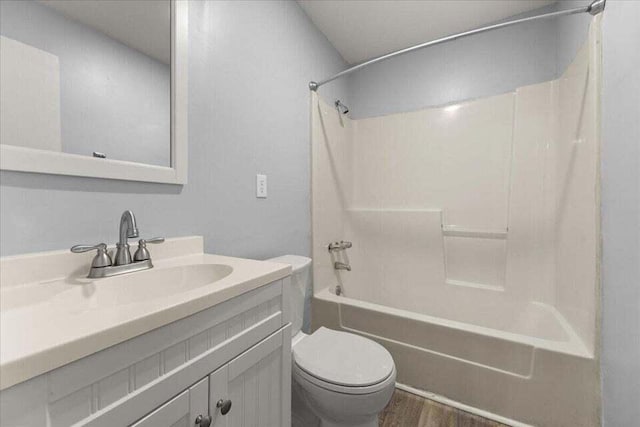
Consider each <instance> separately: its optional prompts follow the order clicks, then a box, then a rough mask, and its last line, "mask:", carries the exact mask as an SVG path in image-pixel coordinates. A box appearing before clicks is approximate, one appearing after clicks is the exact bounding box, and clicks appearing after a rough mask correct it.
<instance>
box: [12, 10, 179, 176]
mask: <svg viewBox="0 0 640 427" xmlns="http://www.w3.org/2000/svg"><path fill="white" fill-rule="evenodd" d="M167 25H169V23H168V22H167ZM0 33H1V34H2V35H4V36H6V37H9V38H12V39H14V40H17V41H19V42H22V43H25V44H28V45H30V46H33V47H36V48H38V49H41V50H44V51H46V52H49V53H52V54H54V55H56V56H57V57H58V59H59V61H60V108H61V110H60V113H61V114H60V120H61V128H62V135H61V140H62V150H63V151H64V152H65V153H73V154H82V155H87V156H91V154H92V152H93V151H100V152H103V153H106V154H107V156H108V157H109V158H113V159H118V160H129V161H132V162H141V163H148V164H154V165H160V166H169V163H170V157H171V156H170V152H171V150H170V145H169V141H170V125H169V117H170V87H171V80H170V70H169V65H168V64H163V63H161V62H159V61H157V60H155V59H153V58H151V57H149V56H147V55H145V54H143V53H141V52H139V51H137V50H134V49H131V48H129V47H127V46H125V45H124V44H122V43H120V42H118V41H116V40H114V39H112V38H110V37H108V36H106V35H104V34H103V33H100V32H98V31H96V30H94V29H92V28H90V27H88V26H86V25H84V24H81V23H79V22H77V21H74V20H71V19H69V18H66V17H65V16H64V15H62V14H60V13H59V12H57V11H55V10H53V9H51V8H49V7H46V6H43V5H42V4H40V3H37V2H35V1H33V0H29V1H24V0H20V1H5V0H3V1H1V2H0Z"/></svg>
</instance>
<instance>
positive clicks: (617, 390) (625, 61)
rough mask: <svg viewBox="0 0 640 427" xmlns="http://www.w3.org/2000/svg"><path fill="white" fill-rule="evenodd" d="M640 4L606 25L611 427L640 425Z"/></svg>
mask: <svg viewBox="0 0 640 427" xmlns="http://www.w3.org/2000/svg"><path fill="white" fill-rule="evenodd" d="M639 22H640V2H636V1H612V0H608V1H607V9H606V11H605V14H604V17H603V41H602V45H603V66H604V68H603V98H602V237H603V248H602V249H603V253H602V296H603V305H602V380H603V385H602V391H603V403H604V408H603V421H604V423H603V424H604V425H605V426H607V427H618V426H634V425H638V420H640V404H639V399H640V79H639V78H638V76H639V75H638V70H640V49H638V44H640V26H639V25H638V23H639Z"/></svg>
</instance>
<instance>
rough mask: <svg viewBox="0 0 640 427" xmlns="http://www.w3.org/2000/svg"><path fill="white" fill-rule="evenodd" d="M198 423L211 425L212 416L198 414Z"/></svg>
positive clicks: (206, 425) (204, 426) (201, 426)
mask: <svg viewBox="0 0 640 427" xmlns="http://www.w3.org/2000/svg"><path fill="white" fill-rule="evenodd" d="M196 424H197V425H199V426H200V427H209V426H210V425H211V417H210V416H209V415H205V416H202V415H198V416H197V417H196Z"/></svg>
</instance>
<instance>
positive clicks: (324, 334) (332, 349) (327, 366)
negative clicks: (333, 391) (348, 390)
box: [293, 327, 394, 387]
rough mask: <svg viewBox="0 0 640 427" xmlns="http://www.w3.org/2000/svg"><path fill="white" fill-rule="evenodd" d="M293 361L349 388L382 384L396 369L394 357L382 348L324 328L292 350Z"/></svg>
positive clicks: (367, 341) (329, 380) (330, 381)
mask: <svg viewBox="0 0 640 427" xmlns="http://www.w3.org/2000/svg"><path fill="white" fill-rule="evenodd" d="M293 360H294V361H295V363H296V365H297V366H298V367H299V368H301V369H302V370H304V371H305V372H307V373H308V374H310V375H312V376H314V377H316V378H318V379H320V380H322V381H326V382H328V383H332V384H339V385H344V386H349V387H364V386H368V385H373V384H377V383H380V382H382V381H384V380H385V379H386V378H388V377H389V375H391V373H392V372H393V369H394V364H393V358H392V357H391V354H389V352H388V351H387V350H386V349H385V348H384V347H382V346H381V345H380V344H378V343H376V342H374V341H371V340H370V339H367V338H363V337H361V336H358V335H355V334H350V333H347V332H339V331H334V330H331V329H327V328H324V327H322V328H320V329H318V330H317V331H316V332H314V333H313V334H311V335H310V336H308V337H307V338H305V339H303V340H302V341H300V342H299V343H298V344H296V345H295V347H293Z"/></svg>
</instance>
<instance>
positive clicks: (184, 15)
mask: <svg viewBox="0 0 640 427" xmlns="http://www.w3.org/2000/svg"><path fill="white" fill-rule="evenodd" d="M188 43H189V2H187V1H181V0H171V167H165V166H155V165H147V164H144V163H135V162H128V161H123V160H113V159H99V158H94V157H87V156H81V155H78V154H69V153H60V152H53V151H47V150H38V149H33V148H24V147H19V146H17V145H8V144H0V169H2V170H12V171H22V172H36V173H46V174H55V175H72V176H85V177H93V178H108V179H118V180H125V181H143V182H160V183H166V184H186V183H187V168H188V165H187V162H188V147H187V145H188V136H189V134H188V111H187V109H188V90H189V84H188V75H189V69H188V64H189V58H188V46H189V45H188Z"/></svg>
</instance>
